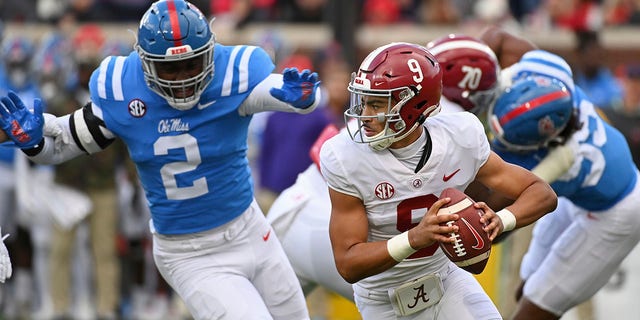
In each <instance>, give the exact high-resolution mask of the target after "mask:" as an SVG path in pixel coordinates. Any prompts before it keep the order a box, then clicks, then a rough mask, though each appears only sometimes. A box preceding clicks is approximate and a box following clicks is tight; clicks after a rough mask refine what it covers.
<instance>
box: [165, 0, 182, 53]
mask: <svg viewBox="0 0 640 320" xmlns="http://www.w3.org/2000/svg"><path fill="white" fill-rule="evenodd" d="M167 9H169V10H168V11H169V21H171V30H172V31H173V38H174V39H177V40H174V42H175V46H176V47H179V46H181V45H182V33H181V32H180V20H178V10H176V3H175V2H174V1H173V0H169V1H167Z"/></svg>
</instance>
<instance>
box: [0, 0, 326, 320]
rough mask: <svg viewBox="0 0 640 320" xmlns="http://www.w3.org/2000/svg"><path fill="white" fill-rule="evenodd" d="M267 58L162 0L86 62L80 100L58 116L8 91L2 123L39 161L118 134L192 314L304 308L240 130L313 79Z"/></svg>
mask: <svg viewBox="0 0 640 320" xmlns="http://www.w3.org/2000/svg"><path fill="white" fill-rule="evenodd" d="M273 69H274V65H273V62H272V60H271V58H270V57H269V55H268V54H267V53H266V52H265V51H264V50H263V49H261V48H258V47H254V46H245V45H238V46H225V45H222V44H219V43H216V41H215V36H214V34H213V33H212V31H211V27H210V23H209V22H208V21H207V19H206V18H205V17H204V15H203V14H202V13H201V12H200V10H199V9H198V8H196V7H195V6H194V5H193V4H191V3H189V2H186V1H184V0H160V1H157V2H154V3H153V4H151V6H150V8H149V9H148V10H147V12H146V13H145V14H144V16H143V17H142V19H141V22H140V25H139V28H138V34H137V43H136V45H135V50H134V51H133V52H131V53H130V54H129V55H128V56H110V57H107V58H105V59H104V60H103V61H102V63H101V64H100V66H99V67H98V68H97V69H96V70H95V71H94V73H93V75H92V77H91V80H90V91H91V101H90V102H89V103H87V104H86V105H85V106H84V107H82V108H80V109H78V110H77V111H75V112H73V113H71V114H69V115H65V116H62V117H58V118H56V117H54V116H51V115H47V114H44V115H43V114H42V106H41V104H40V102H39V101H34V108H33V111H32V110H30V108H27V107H26V106H25V104H24V103H23V102H22V101H21V100H20V99H19V98H18V97H17V96H16V95H15V94H12V93H9V95H8V96H6V97H2V98H0V101H1V102H2V106H1V108H0V126H1V127H2V129H3V131H4V134H6V136H8V138H9V139H11V140H12V141H13V143H14V144H15V145H16V146H17V147H19V148H21V149H22V150H23V152H25V153H26V154H27V155H29V156H30V158H31V159H32V160H33V161H35V162H37V163H59V162H62V161H66V160H68V159H70V158H73V157H76V156H80V155H85V154H93V153H97V152H99V151H101V150H103V149H104V148H106V147H107V146H109V145H110V144H111V142H113V140H114V139H116V138H120V139H122V140H123V142H124V143H125V144H126V145H127V148H128V151H129V155H130V157H131V159H132V160H133V162H134V163H135V165H136V169H137V171H138V176H139V177H140V181H141V183H142V186H143V188H144V190H145V196H146V198H147V200H148V203H149V209H150V212H151V220H150V228H151V232H152V234H153V255H154V260H155V262H156V266H157V267H158V269H159V271H160V273H161V274H162V276H163V277H164V278H165V279H166V280H167V282H168V283H169V284H170V285H171V286H172V288H173V289H174V290H175V291H176V292H177V293H178V294H179V295H180V296H181V298H182V299H183V300H184V301H185V303H186V305H187V307H188V309H189V311H190V312H191V314H192V315H193V317H194V318H195V319H233V320H236V319H272V318H274V319H296V320H297V319H306V318H308V317H309V315H308V311H307V307H306V302H305V300H304V295H303V293H302V290H301V288H300V285H299V282H298V280H297V278H296V276H295V273H294V272H293V269H292V268H291V264H290V263H289V261H288V259H287V257H286V255H285V253H284V251H283V250H282V246H281V244H280V242H279V241H278V239H277V236H276V235H275V234H274V233H273V232H272V229H271V226H270V225H269V224H268V223H267V221H266V219H265V217H264V215H263V213H262V212H261V210H260V208H259V207H258V205H257V203H256V201H255V198H254V195H253V181H252V179H251V171H250V168H249V166H248V160H247V131H248V126H249V123H250V121H251V118H252V115H253V114H255V113H257V112H262V111H286V112H298V113H303V114H304V113H308V112H311V111H312V110H313V109H314V108H315V107H316V106H317V105H318V103H319V100H320V99H319V93H318V92H319V91H318V85H319V81H318V78H317V74H315V73H311V72H309V71H308V70H303V71H302V72H298V70H296V69H286V70H285V71H284V72H283V75H280V74H272V71H273ZM292 138H295V137H292ZM2 139H3V140H6V139H7V137H2ZM294 142H295V141H292V143H294Z"/></svg>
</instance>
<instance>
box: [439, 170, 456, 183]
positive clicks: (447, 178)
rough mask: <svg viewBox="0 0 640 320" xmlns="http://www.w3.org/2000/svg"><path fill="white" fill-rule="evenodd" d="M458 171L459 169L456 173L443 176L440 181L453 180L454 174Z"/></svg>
mask: <svg viewBox="0 0 640 320" xmlns="http://www.w3.org/2000/svg"><path fill="white" fill-rule="evenodd" d="M458 171H460V169H458V170H456V171H454V172H452V173H451V174H450V175H446V174H445V175H443V176H442V181H444V182H447V181H449V179H451V178H453V176H455V175H456V173H458Z"/></svg>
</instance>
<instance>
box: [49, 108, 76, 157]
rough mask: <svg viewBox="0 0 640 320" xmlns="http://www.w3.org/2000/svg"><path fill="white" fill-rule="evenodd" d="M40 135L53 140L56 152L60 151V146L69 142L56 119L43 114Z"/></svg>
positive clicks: (67, 135)
mask: <svg viewBox="0 0 640 320" xmlns="http://www.w3.org/2000/svg"><path fill="white" fill-rule="evenodd" d="M42 135H43V136H45V137H52V138H53V141H54V142H55V150H56V151H57V152H59V151H60V150H62V146H63V145H66V144H68V143H69V141H70V140H71V138H70V137H69V134H68V133H67V132H66V131H65V130H64V129H63V128H62V125H60V123H58V121H57V117H56V116H54V115H52V114H49V113H45V114H44V127H43V128H42Z"/></svg>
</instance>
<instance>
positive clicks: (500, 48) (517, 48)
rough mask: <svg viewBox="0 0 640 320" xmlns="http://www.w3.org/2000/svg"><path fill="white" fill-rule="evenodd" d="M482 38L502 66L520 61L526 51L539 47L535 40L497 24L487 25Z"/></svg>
mask: <svg viewBox="0 0 640 320" xmlns="http://www.w3.org/2000/svg"><path fill="white" fill-rule="evenodd" d="M480 39H481V40H482V41H484V42H485V43H486V44H487V45H488V46H489V47H490V48H491V50H493V52H495V54H496V56H497V57H498V61H499V62H500V67H502V68H506V67H508V66H510V65H512V64H514V63H516V62H518V61H519V60H520V58H521V57H522V55H524V54H525V53H526V52H528V51H531V50H535V49H537V48H538V47H537V46H536V45H535V44H534V43H533V42H531V41H529V40H527V39H525V38H522V37H519V36H516V35H514V34H511V33H509V32H507V31H506V30H504V29H502V28H500V27H497V26H489V27H487V28H486V29H485V30H484V31H483V32H482V34H481V36H480Z"/></svg>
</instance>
